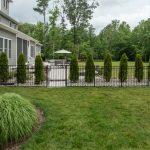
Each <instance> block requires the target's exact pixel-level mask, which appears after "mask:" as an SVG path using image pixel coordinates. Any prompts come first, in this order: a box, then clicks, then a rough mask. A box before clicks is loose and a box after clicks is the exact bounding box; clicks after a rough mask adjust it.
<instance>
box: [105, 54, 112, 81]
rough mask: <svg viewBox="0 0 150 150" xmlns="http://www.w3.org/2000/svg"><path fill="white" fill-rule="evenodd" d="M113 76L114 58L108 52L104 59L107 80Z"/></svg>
mask: <svg viewBox="0 0 150 150" xmlns="http://www.w3.org/2000/svg"><path fill="white" fill-rule="evenodd" d="M111 76H112V58H111V56H110V54H107V56H106V58H105V60H104V78H105V80H106V82H109V81H110V79H111Z"/></svg>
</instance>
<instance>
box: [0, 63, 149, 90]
mask: <svg viewBox="0 0 150 150" xmlns="http://www.w3.org/2000/svg"><path fill="white" fill-rule="evenodd" d="M1 68H2V66H1V67H0V86H29V87H30V86H31V87H32V86H33V87H34V86H42V87H75V86H78V87H84V86H90V87H128V86H150V67H148V66H145V67H144V68H143V70H142V79H140V80H138V79H137V76H136V77H135V67H132V66H130V67H128V70H127V79H126V80H125V81H123V80H121V79H120V78H119V71H120V68H119V67H118V66H114V67H112V73H111V78H110V81H106V79H105V77H104V67H100V66H95V75H94V78H93V80H92V82H86V81H85V76H86V74H85V67H84V66H83V67H81V66H80V67H79V80H78V81H76V82H73V81H71V80H70V66H46V67H44V69H43V72H44V79H43V81H42V82H40V83H39V84H36V83H35V68H34V67H31V66H26V80H25V82H24V83H18V82H17V66H9V67H8V71H7V72H8V74H7V78H5V80H4V79H3V76H2V74H3V72H2V70H3V69H1ZM19 68H20V67H19Z"/></svg>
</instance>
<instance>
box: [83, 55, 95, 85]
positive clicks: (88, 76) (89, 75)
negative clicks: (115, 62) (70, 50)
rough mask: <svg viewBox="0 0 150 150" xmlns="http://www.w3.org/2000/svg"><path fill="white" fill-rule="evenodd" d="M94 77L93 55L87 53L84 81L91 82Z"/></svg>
mask: <svg viewBox="0 0 150 150" xmlns="http://www.w3.org/2000/svg"><path fill="white" fill-rule="evenodd" d="M94 78H95V66H94V61H93V57H92V55H91V54H88V56H87V60H86V66H85V82H89V83H90V82H93V80H94Z"/></svg>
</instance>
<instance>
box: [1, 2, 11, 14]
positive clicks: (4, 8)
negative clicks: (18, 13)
mask: <svg viewBox="0 0 150 150" xmlns="http://www.w3.org/2000/svg"><path fill="white" fill-rule="evenodd" d="M0 2H1V10H2V11H3V12H4V13H5V14H7V15H9V2H8V5H7V9H6V7H4V0H0Z"/></svg>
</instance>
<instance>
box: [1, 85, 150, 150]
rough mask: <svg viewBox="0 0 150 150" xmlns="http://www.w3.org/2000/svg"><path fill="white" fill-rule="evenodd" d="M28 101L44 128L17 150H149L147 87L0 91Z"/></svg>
mask: <svg viewBox="0 0 150 150" xmlns="http://www.w3.org/2000/svg"><path fill="white" fill-rule="evenodd" d="M6 92H11V93H12V92H13V93H17V94H20V95H21V96H23V97H24V98H26V99H29V100H30V101H31V102H32V103H33V104H35V105H36V106H37V107H40V108H41V109H42V110H43V111H44V114H45V123H44V125H43V127H42V128H41V129H40V130H39V132H37V133H36V134H35V135H33V136H32V138H30V139H29V140H28V141H27V142H26V143H25V144H24V145H23V146H22V147H21V150H149V149H150V88H149V87H145V88H60V89H48V88H14V87H13V88H9V87H4V88H2V87H1V88H0V94H2V93H6Z"/></svg>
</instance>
